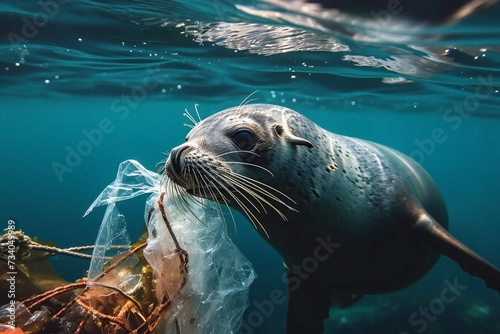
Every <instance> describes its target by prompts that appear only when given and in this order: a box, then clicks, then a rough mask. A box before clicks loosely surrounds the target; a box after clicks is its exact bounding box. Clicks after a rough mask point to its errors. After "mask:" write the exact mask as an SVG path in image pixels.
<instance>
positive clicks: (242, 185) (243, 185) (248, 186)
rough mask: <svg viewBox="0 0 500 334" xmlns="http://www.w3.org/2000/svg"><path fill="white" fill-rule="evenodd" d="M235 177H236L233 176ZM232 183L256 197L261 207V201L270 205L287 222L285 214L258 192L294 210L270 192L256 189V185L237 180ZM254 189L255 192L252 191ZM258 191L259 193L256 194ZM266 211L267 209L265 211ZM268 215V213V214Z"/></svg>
mask: <svg viewBox="0 0 500 334" xmlns="http://www.w3.org/2000/svg"><path fill="white" fill-rule="evenodd" d="M233 176H234V175H233ZM227 177H230V176H227ZM231 181H232V182H234V184H235V185H236V184H237V185H238V186H239V187H240V188H241V189H245V190H246V192H247V193H249V194H250V195H252V197H254V198H255V199H256V200H257V201H258V202H259V203H260V204H261V205H262V203H261V201H262V202H264V203H265V204H267V205H269V206H270V207H271V208H272V209H273V210H274V211H275V212H276V213H277V214H278V215H279V216H280V217H281V218H282V219H283V220H284V221H287V220H288V219H287V217H286V216H285V214H283V213H282V212H281V211H280V210H279V209H278V208H276V207H275V206H274V205H273V204H272V203H271V202H269V201H268V200H267V199H266V198H264V197H262V196H261V195H259V193H258V192H260V193H261V194H262V195H264V196H267V197H268V198H270V199H273V200H275V201H276V202H278V203H281V204H283V205H285V206H286V207H287V208H289V209H292V208H291V207H289V206H287V205H286V204H285V203H283V202H282V201H281V200H280V199H279V198H276V197H275V196H274V195H272V194H270V193H269V192H267V191H265V190H264V191H262V189H260V188H258V187H255V185H253V184H251V183H249V182H248V181H246V180H237V179H232V180H231ZM252 189H254V190H255V191H254V190H252ZM256 191H257V192H256ZM264 210H265V209H264ZM266 213H267V212H266Z"/></svg>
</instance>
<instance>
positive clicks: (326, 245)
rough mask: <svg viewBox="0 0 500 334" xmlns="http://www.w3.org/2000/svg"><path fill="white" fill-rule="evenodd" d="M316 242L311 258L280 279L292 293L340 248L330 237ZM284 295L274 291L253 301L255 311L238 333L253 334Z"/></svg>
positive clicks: (282, 299) (248, 316)
mask: <svg viewBox="0 0 500 334" xmlns="http://www.w3.org/2000/svg"><path fill="white" fill-rule="evenodd" d="M316 241H317V243H318V244H317V246H316V247H315V248H314V250H313V253H312V254H311V256H308V257H306V258H304V259H303V260H302V262H301V263H300V265H293V266H292V267H291V268H288V270H287V271H285V272H284V273H283V276H282V277H281V279H282V281H283V283H285V284H287V285H288V288H289V290H290V291H292V292H293V291H296V290H297V289H298V288H299V287H300V285H301V284H302V282H304V281H306V280H307V279H308V278H309V276H310V275H311V274H312V273H314V272H315V271H316V270H317V269H318V267H319V264H320V263H321V262H325V261H326V260H328V258H329V257H330V256H331V255H332V254H333V253H334V251H335V249H337V248H339V247H340V244H339V243H335V242H332V240H331V235H328V236H327V237H326V240H324V239H322V238H321V237H318V238H316ZM286 295H287V294H286V292H284V291H282V290H280V289H274V290H272V291H271V293H270V294H269V298H267V299H265V300H262V301H257V300H254V301H253V302H252V304H253V305H254V306H255V308H256V310H254V311H252V312H250V313H249V314H248V315H247V317H246V319H244V320H243V322H242V324H241V327H240V330H239V333H242V334H251V333H254V330H255V329H256V328H258V327H260V326H262V324H263V323H264V320H265V319H266V318H269V317H270V316H271V315H272V314H273V313H274V310H275V307H276V305H281V304H283V303H284V302H285V301H286Z"/></svg>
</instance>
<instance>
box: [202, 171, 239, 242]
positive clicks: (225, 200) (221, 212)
mask: <svg viewBox="0 0 500 334" xmlns="http://www.w3.org/2000/svg"><path fill="white" fill-rule="evenodd" d="M202 178H203V176H202ZM207 181H208V180H207ZM204 183H205V185H206V186H207V189H208V191H209V192H210V194H211V196H212V197H211V198H213V199H214V201H215V203H217V208H218V210H219V213H220V215H221V217H222V220H223V222H224V227H225V230H226V232H227V221H226V218H225V217H224V212H223V211H222V207H221V205H220V201H219V200H218V198H217V196H216V195H215V193H214V192H213V190H212V188H211V187H209V186H208V183H207V182H206V181H204ZM215 190H216V191H217V192H218V193H219V195H220V197H221V198H222V201H223V202H224V204H225V205H226V207H227V208H228V211H229V215H230V216H231V220H232V221H233V226H234V230H235V232H236V233H238V227H237V226H236V221H235V219H234V215H233V212H232V211H231V207H230V206H229V202H228V200H227V198H226V196H224V194H222V192H221V191H220V190H219V188H217V187H215Z"/></svg>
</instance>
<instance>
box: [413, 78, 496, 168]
mask: <svg viewBox="0 0 500 334" xmlns="http://www.w3.org/2000/svg"><path fill="white" fill-rule="evenodd" d="M477 80H478V81H479V82H480V83H481V84H480V85H478V86H476V88H475V90H474V95H471V96H467V97H466V98H464V99H463V100H462V101H461V102H460V103H458V102H457V103H455V104H453V106H452V107H450V108H448V109H446V110H444V112H443V114H442V121H443V124H445V125H446V127H436V128H434V129H433V130H432V131H431V133H430V134H429V136H428V137H426V138H423V139H418V138H416V139H415V140H414V143H415V145H416V146H417V148H416V149H414V150H413V151H411V152H410V154H409V156H410V157H411V158H412V159H413V160H415V161H416V162H418V163H419V164H421V165H422V164H423V163H424V162H425V160H426V159H427V158H428V157H430V156H431V155H432V154H434V152H435V151H436V148H437V146H438V145H440V144H443V143H444V142H445V141H446V140H447V139H448V134H447V133H446V132H447V131H446V129H450V128H451V129H452V130H453V131H456V130H458V129H459V128H460V127H461V126H462V124H463V120H464V119H467V118H469V117H470V115H471V114H472V113H474V112H475V111H477V110H478V109H479V107H480V106H481V102H482V101H485V100H487V99H489V98H490V97H491V95H492V94H495V93H498V86H499V85H500V84H495V83H494V82H493V76H492V75H491V74H490V75H489V76H487V77H486V78H485V77H482V76H479V77H478V78H477Z"/></svg>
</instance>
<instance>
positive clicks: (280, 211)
mask: <svg viewBox="0 0 500 334" xmlns="http://www.w3.org/2000/svg"><path fill="white" fill-rule="evenodd" d="M165 170H166V174H167V176H168V180H170V181H169V182H167V187H172V191H176V192H181V193H183V194H185V195H186V197H189V196H197V197H203V198H207V199H210V200H213V201H215V202H217V203H219V204H224V205H227V206H229V207H232V208H234V209H237V210H239V211H241V212H242V213H243V214H245V215H246V216H247V217H248V219H249V220H250V221H251V222H252V223H253V224H254V226H255V228H256V229H257V231H258V232H259V233H260V234H261V236H262V237H263V238H265V239H266V240H267V241H268V242H269V243H270V244H271V245H272V246H273V247H274V248H275V249H276V250H277V251H278V252H279V253H280V254H281V255H282V257H283V259H284V264H285V267H286V272H287V279H288V281H287V282H288V290H289V296H288V310H287V331H288V333H321V332H322V331H323V320H324V319H325V318H327V317H328V311H329V308H330V307H331V306H332V305H338V306H340V307H346V306H349V305H352V304H354V303H355V302H356V301H357V300H359V298H360V297H361V296H362V295H365V294H373V293H385V292H391V291H395V290H399V289H402V288H404V287H407V286H409V285H411V284H412V283H414V282H415V281H417V280H418V279H419V278H421V277H422V276H424V275H425V274H426V273H427V272H428V271H429V270H430V269H431V268H432V267H433V265H434V264H435V263H436V261H437V260H438V258H439V256H440V254H444V255H445V256H447V257H449V258H451V259H453V260H454V261H456V262H457V263H458V264H459V265H460V266H461V267H462V268H463V269H464V270H465V271H467V272H468V273H470V274H471V275H474V276H478V277H479V278H481V279H482V280H484V282H485V283H486V285H487V286H488V287H490V288H492V289H494V290H496V291H500V271H499V270H498V269H497V268H495V267H494V266H493V265H491V264H490V263H488V262H487V261H485V260H484V259H482V258H481V257H480V256H479V255H477V254H476V253H474V252H473V251H472V250H470V249H469V248H467V247H466V246H464V245H463V244H462V243H460V242H459V241H458V240H457V239H455V238H454V237H453V236H451V234H449V233H448V232H447V227H448V214H447V209H446V205H445V202H444V200H443V198H442V196H441V194H440V192H439V189H438V187H437V185H436V184H435V183H434V181H433V180H432V178H431V177H430V176H429V174H428V173H427V172H426V171H425V170H424V169H423V168H422V167H421V166H420V165H418V164H417V163H416V162H415V161H414V160H412V159H411V158H409V157H408V156H406V155H404V154H402V153H400V152H397V151H395V150H393V149H391V148H388V147H385V146H382V145H379V144H376V143H373V142H369V141H366V140H361V139H356V138H351V137H346V136H341V135H338V134H333V133H331V132H328V131H326V130H324V129H322V128H321V127H319V126H318V125H316V124H315V123H313V122H312V121H310V120H309V119H307V118H306V117H304V116H303V115H301V114H299V113H297V112H295V111H293V110H291V109H287V108H284V107H280V106H275V105H268V104H246V105H240V106H239V107H234V108H229V109H226V110H223V111H220V112H218V113H216V114H214V115H212V116H210V117H208V118H206V119H204V120H202V121H200V122H195V125H194V126H193V128H192V130H191V131H190V132H189V134H188V135H187V137H186V142H185V143H184V144H182V145H180V146H177V147H176V148H174V149H172V151H171V152H170V155H169V157H168V159H167V162H166V165H165ZM219 207H220V206H219Z"/></svg>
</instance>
